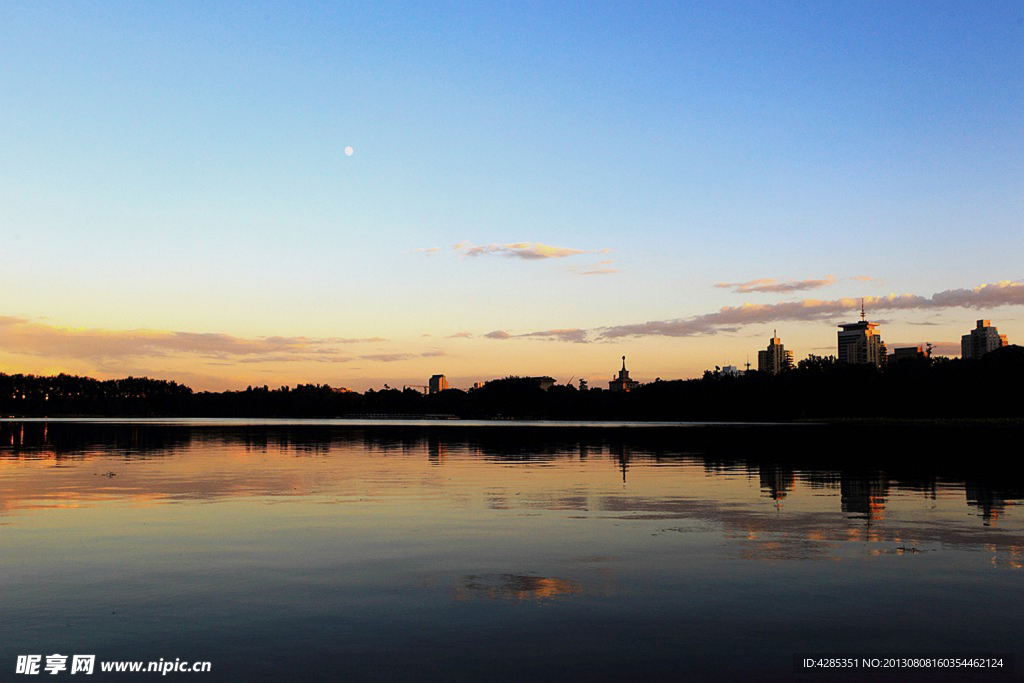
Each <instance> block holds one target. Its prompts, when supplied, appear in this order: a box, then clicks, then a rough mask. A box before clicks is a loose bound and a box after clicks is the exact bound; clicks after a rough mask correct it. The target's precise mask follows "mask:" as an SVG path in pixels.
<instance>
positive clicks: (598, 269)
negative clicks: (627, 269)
mask: <svg viewBox="0 0 1024 683" xmlns="http://www.w3.org/2000/svg"><path fill="white" fill-rule="evenodd" d="M613 263H615V262H614V261H613V260H612V259H604V260H603V261H597V262H596V263H593V264H591V265H590V266H584V267H582V268H581V267H570V269H569V270H570V271H571V272H573V273H576V274H577V275H613V274H615V273H617V272H619V270H618V268H612V267H611V266H612V264H613Z"/></svg>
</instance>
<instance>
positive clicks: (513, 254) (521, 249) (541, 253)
mask: <svg viewBox="0 0 1024 683" xmlns="http://www.w3.org/2000/svg"><path fill="white" fill-rule="evenodd" d="M452 249H454V250H455V251H458V252H461V253H462V254H464V255H466V256H485V255H494V256H504V257H506V258H519V259H526V260H529V261H535V260H540V259H549V258H565V257H567V256H575V255H577V254H607V253H608V252H609V251H611V250H610V249H573V248H571V247H553V246H551V245H548V244H541V243H540V242H513V243H510V244H488V245H486V246H482V245H474V244H471V243H470V242H459V243H458V244H455V245H452Z"/></svg>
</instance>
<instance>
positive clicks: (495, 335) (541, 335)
mask: <svg viewBox="0 0 1024 683" xmlns="http://www.w3.org/2000/svg"><path fill="white" fill-rule="evenodd" d="M484 336H485V337H487V338H488V339H526V338H532V339H548V340H552V341H567V342H575V343H577V344H582V343H585V342H588V341H590V340H589V338H588V335H587V331H586V330H581V329H579V328H575V327H573V328H567V329H559V330H541V331H539V332H526V333H524V334H511V333H509V332H506V331H505V330H495V331H494V332H488V333H487V334H485V335H484Z"/></svg>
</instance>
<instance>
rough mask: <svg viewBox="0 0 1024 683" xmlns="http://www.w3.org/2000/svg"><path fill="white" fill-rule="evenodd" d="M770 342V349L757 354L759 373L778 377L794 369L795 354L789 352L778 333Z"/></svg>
mask: <svg viewBox="0 0 1024 683" xmlns="http://www.w3.org/2000/svg"><path fill="white" fill-rule="evenodd" d="M774 334H775V335H776V336H774V337H772V338H771V340H769V342H768V348H767V349H765V350H764V351H758V352H757V371H758V372H766V373H768V374H770V375H777V374H779V373H780V372H785V371H786V370H792V369H793V352H792V351H787V350H786V347H785V346H783V345H782V342H781V341H780V340H779V337H778V333H777V332H775V333H774Z"/></svg>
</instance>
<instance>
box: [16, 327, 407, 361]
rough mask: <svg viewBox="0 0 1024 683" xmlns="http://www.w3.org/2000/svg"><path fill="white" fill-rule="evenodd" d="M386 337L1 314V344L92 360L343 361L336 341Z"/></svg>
mask: <svg viewBox="0 0 1024 683" xmlns="http://www.w3.org/2000/svg"><path fill="white" fill-rule="evenodd" d="M383 341H387V340H386V339H384V338H382V337H369V338H362V339H349V338H341V337H326V338H311V337H254V338H246V337H236V336H232V335H227V334H218V333H195V332H172V331H163V330H103V329H88V328H86V329H83V328H69V327H57V326H53V325H47V324H44V323H38V322H34V321H31V320H28V319H26V318H18V317H11V316H0V349H3V350H5V351H9V352H12V353H21V354H26V355H33V356H49V357H55V358H78V359H85V360H92V361H96V362H106V361H110V360H117V359H125V358H133V357H163V356H171V355H191V356H198V357H201V358H207V359H215V360H234V361H236V362H240V361H244V362H282V361H319V362H332V363H337V362H345V361H347V360H349V357H348V356H347V355H346V354H344V353H342V351H341V349H340V348H338V347H340V346H344V345H349V344H360V343H372V342H383Z"/></svg>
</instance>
